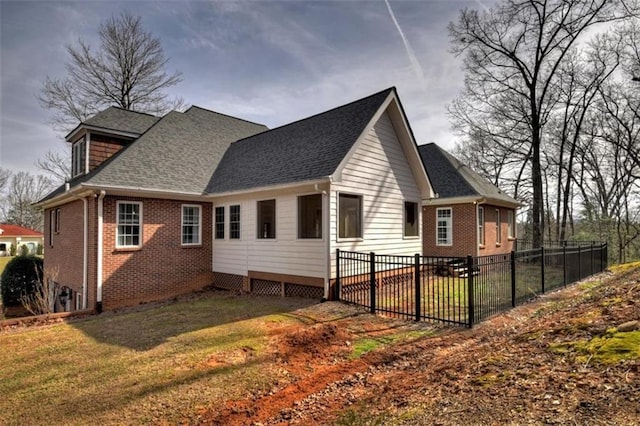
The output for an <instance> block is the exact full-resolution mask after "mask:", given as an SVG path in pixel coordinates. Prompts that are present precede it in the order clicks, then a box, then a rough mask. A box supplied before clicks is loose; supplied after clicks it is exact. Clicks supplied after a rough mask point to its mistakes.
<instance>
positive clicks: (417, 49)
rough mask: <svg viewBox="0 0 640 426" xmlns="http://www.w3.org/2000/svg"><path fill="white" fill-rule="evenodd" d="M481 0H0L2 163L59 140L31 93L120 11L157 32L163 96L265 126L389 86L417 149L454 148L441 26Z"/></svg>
mask: <svg viewBox="0 0 640 426" xmlns="http://www.w3.org/2000/svg"><path fill="white" fill-rule="evenodd" d="M490 3H491V2H490V1H488V0H484V1H480V0H476V1H462V0H460V1H447V0H430V1H424V0H423V1H394V0H391V1H390V2H389V3H388V4H387V3H385V1H384V0H381V1H332V2H328V1H286V2H275V1H259V2H258V1H242V2H229V1H226V2H205V1H198V2H186V1H185V2H182V1H158V2H150V1H128V2H114V1H109V2H107V1H85V2H57V1H43V2H41V1H15V2H14V1H6V0H0V47H1V49H0V79H1V92H0V97H1V105H0V108H1V110H0V115H1V134H0V138H1V140H0V143H1V145H0V165H1V166H2V167H4V168H8V169H10V170H12V171H14V172H16V171H19V170H27V171H31V172H37V169H36V168H35V165H34V163H35V161H36V160H37V159H38V158H40V157H42V156H43V155H44V154H45V153H46V152H47V150H58V151H59V150H62V149H63V148H64V144H63V142H61V138H60V136H59V135H58V134H56V133H55V132H54V131H53V130H52V129H51V126H50V125H49V124H48V121H49V119H50V116H51V112H50V111H47V110H45V109H43V108H41V107H40V105H39V103H38V101H37V99H36V95H37V93H38V92H39V90H40V88H41V85H42V82H43V81H44V79H45V77H46V76H47V75H49V76H51V77H54V78H58V77H64V76H65V67H64V64H65V61H66V60H67V53H66V51H65V46H67V45H69V44H76V43H77V40H78V38H82V39H83V40H85V41H88V42H90V43H91V44H92V45H94V46H96V47H97V45H98V39H97V30H96V29H97V27H98V25H99V24H100V22H101V21H102V20H103V19H104V18H105V17H110V16H112V15H118V14H120V12H121V11H123V10H125V9H126V10H128V11H130V12H131V13H132V14H134V15H137V16H141V17H142V23H143V26H144V28H145V29H146V30H147V31H150V32H151V33H152V34H153V35H154V36H156V37H158V38H160V40H161V43H162V46H163V49H164V52H165V55H166V56H167V57H169V58H170V61H169V71H174V70H179V71H181V72H182V74H183V81H182V83H180V84H179V85H177V86H175V87H173V88H172V89H171V90H170V91H169V93H170V94H171V95H173V96H179V97H182V98H183V99H184V100H185V102H186V104H187V105H198V106H201V107H204V108H208V109H211V110H214V111H217V112H221V113H225V114H229V115H233V116H237V117H241V118H244V119H247V120H250V121H255V122H258V123H263V124H265V125H267V126H268V127H270V128H273V127H276V126H280V125H283V124H286V123H289V122H291V121H295V120H297V119H300V118H304V117H307V116H310V115H313V114H316V113H319V112H322V111H325V110H327V109H331V108H333V107H336V106H339V105H342V104H345V103H347V102H350V101H353V100H356V99H359V98H362V97H364V96H367V95H370V94H372V93H375V92H378V91H380V90H383V89H385V88H387V87H390V86H396V87H397V89H398V93H399V96H400V99H401V101H402V103H403V106H404V108H405V111H406V113H407V115H408V118H409V122H410V124H411V127H412V129H413V131H414V134H415V136H416V139H417V142H418V144H424V143H428V142H437V143H438V144H440V145H441V146H442V147H444V148H447V149H449V148H451V147H453V145H454V142H455V140H454V136H453V134H452V132H451V126H450V124H449V121H448V119H447V116H446V105H447V104H449V103H450V102H451V101H452V100H453V98H454V97H455V96H456V94H457V93H458V92H459V90H460V88H461V86H462V80H463V75H462V72H461V70H460V60H458V59H456V58H454V57H453V56H452V55H451V54H450V53H448V47H449V44H448V33H447V25H448V23H449V22H450V21H452V20H455V19H456V17H457V15H458V12H459V10H460V9H462V8H465V7H470V8H475V9H478V8H484V7H486V6H487V5H489V4H490Z"/></svg>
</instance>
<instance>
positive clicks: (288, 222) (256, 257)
mask: <svg viewBox="0 0 640 426" xmlns="http://www.w3.org/2000/svg"><path fill="white" fill-rule="evenodd" d="M312 191H313V188H302V189H301V190H300V191H295V192H291V191H289V192H287V193H278V192H274V193H271V194H269V195H268V196H264V197H263V196H261V197H259V198H260V199H261V200H262V199H269V200H275V204H276V217H275V229H276V230H277V239H258V236H257V235H256V230H257V228H258V220H257V219H258V215H257V213H258V211H257V209H258V203H257V201H258V200H257V199H256V198H252V197H251V196H250V195H248V196H246V197H234V198H231V197H229V198H227V199H220V200H217V201H216V204H225V205H229V206H231V207H233V206H234V205H235V206H239V210H240V217H239V220H240V222H239V223H241V224H242V226H240V238H239V239H233V238H232V234H231V231H230V235H229V238H228V239H225V240H214V241H213V270H214V271H215V272H224V273H227V274H237V275H245V276H246V275H247V274H248V271H260V272H271V273H277V274H289V275H300V276H306V277H316V278H323V277H324V273H325V272H324V271H325V269H323V262H324V251H323V247H324V240H323V239H321V238H302V239H301V238H298V221H297V216H298V195H300V194H309V193H310V192H312ZM230 210H231V209H230ZM229 216H230V220H233V218H232V216H233V215H232V214H231V213H230V214H229Z"/></svg>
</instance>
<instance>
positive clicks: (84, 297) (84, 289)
mask: <svg viewBox="0 0 640 426" xmlns="http://www.w3.org/2000/svg"><path fill="white" fill-rule="evenodd" d="M82 203H83V207H84V230H83V235H82V240H83V244H84V251H83V253H82V309H83V310H84V309H87V281H88V271H87V269H88V263H89V241H88V240H89V202H88V201H87V197H84V198H83V199H82Z"/></svg>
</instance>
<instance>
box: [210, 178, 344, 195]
mask: <svg viewBox="0 0 640 426" xmlns="http://www.w3.org/2000/svg"><path fill="white" fill-rule="evenodd" d="M327 182H331V176H325V177H322V178H320V179H311V180H305V181H300V182H291V183H283V184H280V185H267V186H260V187H256V188H249V189H240V190H237V191H226V192H209V193H206V194H204V196H205V197H207V198H219V197H228V196H233V195H245V194H251V193H254V192H265V191H280V190H282V189H289V188H297V187H298V186H307V185H317V184H321V183H327Z"/></svg>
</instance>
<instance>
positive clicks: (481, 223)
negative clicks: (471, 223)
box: [478, 207, 484, 246]
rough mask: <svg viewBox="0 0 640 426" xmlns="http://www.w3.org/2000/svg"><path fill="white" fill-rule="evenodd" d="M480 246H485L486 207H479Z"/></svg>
mask: <svg viewBox="0 0 640 426" xmlns="http://www.w3.org/2000/svg"><path fill="white" fill-rule="evenodd" d="M478 244H480V245H481V246H483V245H484V207H478Z"/></svg>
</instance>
